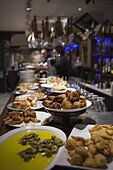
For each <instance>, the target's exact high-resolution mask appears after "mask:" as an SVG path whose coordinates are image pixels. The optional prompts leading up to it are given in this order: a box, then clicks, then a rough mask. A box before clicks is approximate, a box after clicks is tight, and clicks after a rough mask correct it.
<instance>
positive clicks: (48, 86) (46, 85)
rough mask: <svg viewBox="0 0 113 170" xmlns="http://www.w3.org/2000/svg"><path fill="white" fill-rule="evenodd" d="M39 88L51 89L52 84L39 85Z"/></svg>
mask: <svg viewBox="0 0 113 170" xmlns="http://www.w3.org/2000/svg"><path fill="white" fill-rule="evenodd" d="M41 87H45V88H52V87H53V84H41Z"/></svg>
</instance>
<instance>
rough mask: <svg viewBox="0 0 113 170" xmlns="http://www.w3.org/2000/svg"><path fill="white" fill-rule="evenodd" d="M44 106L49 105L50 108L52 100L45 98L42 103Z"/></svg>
mask: <svg viewBox="0 0 113 170" xmlns="http://www.w3.org/2000/svg"><path fill="white" fill-rule="evenodd" d="M42 104H43V105H44V106H45V107H49V108H51V106H52V104H53V101H52V100H47V99H45V100H44V101H43V103H42Z"/></svg>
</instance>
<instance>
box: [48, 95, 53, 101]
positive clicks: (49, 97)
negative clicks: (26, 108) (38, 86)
mask: <svg viewBox="0 0 113 170" xmlns="http://www.w3.org/2000/svg"><path fill="white" fill-rule="evenodd" d="M54 98H55V96H48V97H47V99H48V100H52V101H54Z"/></svg>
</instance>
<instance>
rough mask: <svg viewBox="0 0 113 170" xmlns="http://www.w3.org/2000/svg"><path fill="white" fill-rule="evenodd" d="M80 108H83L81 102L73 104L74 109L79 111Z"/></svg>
mask: <svg viewBox="0 0 113 170" xmlns="http://www.w3.org/2000/svg"><path fill="white" fill-rule="evenodd" d="M80 107H81V103H80V102H79V101H76V102H74V103H73V109H78V108H80Z"/></svg>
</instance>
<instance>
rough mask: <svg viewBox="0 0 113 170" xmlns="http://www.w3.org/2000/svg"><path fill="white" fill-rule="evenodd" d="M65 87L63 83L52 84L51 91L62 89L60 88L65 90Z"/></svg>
mask: <svg viewBox="0 0 113 170" xmlns="http://www.w3.org/2000/svg"><path fill="white" fill-rule="evenodd" d="M65 89H66V86H65V85H53V87H52V89H51V90H52V91H62V90H65Z"/></svg>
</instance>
